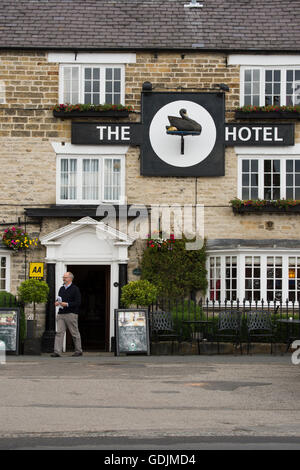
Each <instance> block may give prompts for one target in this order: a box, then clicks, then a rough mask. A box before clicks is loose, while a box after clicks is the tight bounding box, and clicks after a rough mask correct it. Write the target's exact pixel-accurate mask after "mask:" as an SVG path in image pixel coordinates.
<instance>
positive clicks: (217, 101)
mask: <svg viewBox="0 0 300 470" xmlns="http://www.w3.org/2000/svg"><path fill="white" fill-rule="evenodd" d="M71 143H72V144H76V145H132V146H140V148H141V152H140V165H141V169H140V173H141V175H144V176H224V174H225V147H226V146H240V145H241V146H254V145H255V146H287V145H294V124H290V123H289V124H281V123H280V124H265V123H264V124H260V123H243V124H240V123H238V124H237V123H233V122H232V123H225V99H224V93H179V92H178V93H169V92H161V93H153V92H150V93H149V92H148V93H146V92H143V93H142V120H141V123H135V122H122V123H114V122H72V137H71Z"/></svg>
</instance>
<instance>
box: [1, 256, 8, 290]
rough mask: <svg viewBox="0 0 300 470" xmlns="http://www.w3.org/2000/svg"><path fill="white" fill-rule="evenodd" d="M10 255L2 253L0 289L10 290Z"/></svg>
mask: <svg viewBox="0 0 300 470" xmlns="http://www.w3.org/2000/svg"><path fill="white" fill-rule="evenodd" d="M9 267H10V257H9V255H5V254H1V253H0V291H7V292H9V290H10V272H9Z"/></svg>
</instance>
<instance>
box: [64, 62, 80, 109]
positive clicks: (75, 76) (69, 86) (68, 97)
mask: <svg viewBox="0 0 300 470" xmlns="http://www.w3.org/2000/svg"><path fill="white" fill-rule="evenodd" d="M63 77H64V98H63V102H64V103H65V104H66V103H68V104H77V103H79V67H70V66H64V67H63Z"/></svg>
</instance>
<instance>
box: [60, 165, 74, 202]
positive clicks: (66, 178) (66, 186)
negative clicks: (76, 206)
mask: <svg viewBox="0 0 300 470" xmlns="http://www.w3.org/2000/svg"><path fill="white" fill-rule="evenodd" d="M76 176H77V160H75V159H73V158H62V159H61V163H60V181H61V185H60V198H61V199H65V200H70V199H76V197H77V188H76Z"/></svg>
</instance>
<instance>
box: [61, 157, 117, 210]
mask: <svg viewBox="0 0 300 470" xmlns="http://www.w3.org/2000/svg"><path fill="white" fill-rule="evenodd" d="M124 195H125V191H124V158H122V157H120V156H115V157H114V156H109V157H106V156H105V157H99V156H91V157H89V156H75V155H74V156H71V155H68V156H59V157H58V160H57V203H58V204H66V203H67V204H99V203H101V202H113V203H123V201H124Z"/></svg>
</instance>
